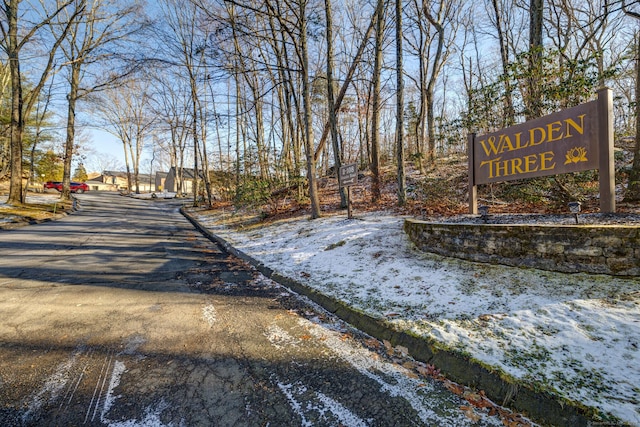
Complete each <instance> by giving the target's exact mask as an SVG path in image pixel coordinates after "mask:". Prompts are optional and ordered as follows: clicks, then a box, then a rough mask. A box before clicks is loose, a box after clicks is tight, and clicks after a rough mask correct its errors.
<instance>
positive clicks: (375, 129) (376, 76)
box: [370, 0, 385, 202]
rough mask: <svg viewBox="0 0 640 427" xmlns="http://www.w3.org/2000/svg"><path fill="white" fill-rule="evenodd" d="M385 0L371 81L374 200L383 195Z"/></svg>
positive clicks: (379, 8) (378, 10) (381, 1)
mask: <svg viewBox="0 0 640 427" xmlns="http://www.w3.org/2000/svg"><path fill="white" fill-rule="evenodd" d="M384 10H385V2H384V0H378V1H377V6H376V16H377V19H376V42H375V48H374V65H373V81H372V83H371V90H372V97H373V100H372V107H371V108H372V116H371V165H370V168H371V173H372V174H373V185H372V188H371V197H372V199H373V201H374V202H376V201H378V200H380V198H381V197H382V190H381V188H380V187H381V182H380V181H381V177H380V109H381V104H382V99H381V94H380V90H381V89H380V86H381V82H380V80H381V74H382V65H383V64H382V60H383V55H382V50H383V38H384V27H385V22H384V15H385V13H384Z"/></svg>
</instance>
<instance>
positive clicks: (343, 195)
mask: <svg viewBox="0 0 640 427" xmlns="http://www.w3.org/2000/svg"><path fill="white" fill-rule="evenodd" d="M324 3H325V14H326V18H327V104H328V112H329V126H330V128H331V143H332V145H333V159H334V167H335V170H336V174H337V175H338V182H339V183H340V185H339V191H340V207H341V208H343V209H344V208H346V207H347V192H346V188H345V187H343V186H342V183H341V182H340V167H341V166H342V156H341V154H342V153H341V150H340V143H339V141H338V124H337V118H336V114H337V112H336V110H335V107H334V106H335V99H334V95H333V17H332V14H331V0H325V2H324Z"/></svg>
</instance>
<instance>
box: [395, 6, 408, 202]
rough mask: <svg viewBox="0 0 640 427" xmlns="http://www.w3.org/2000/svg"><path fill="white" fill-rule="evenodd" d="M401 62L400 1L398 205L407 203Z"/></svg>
mask: <svg viewBox="0 0 640 427" xmlns="http://www.w3.org/2000/svg"><path fill="white" fill-rule="evenodd" d="M403 68H404V65H403V61H402V0H396V78H397V89H396V90H397V91H398V92H397V105H396V161H397V163H398V165H397V169H398V205H399V206H404V205H405V204H406V203H407V189H406V186H405V184H406V183H405V170H404V76H403V71H404V70H403Z"/></svg>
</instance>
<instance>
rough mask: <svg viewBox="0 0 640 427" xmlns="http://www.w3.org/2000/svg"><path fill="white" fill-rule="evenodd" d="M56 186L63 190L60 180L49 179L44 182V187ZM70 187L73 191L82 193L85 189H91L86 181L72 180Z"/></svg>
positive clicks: (57, 188)
mask: <svg viewBox="0 0 640 427" xmlns="http://www.w3.org/2000/svg"><path fill="white" fill-rule="evenodd" d="M48 188H55V189H56V190H58V191H60V192H62V182H60V181H47V182H45V184H44V189H45V190H46V189H48ZM69 189H70V190H71V192H72V193H78V194H82V193H84V192H85V191H89V186H88V185H87V184H85V183H84V182H72V183H71V184H70V186H69Z"/></svg>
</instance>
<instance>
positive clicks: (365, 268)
mask: <svg viewBox="0 0 640 427" xmlns="http://www.w3.org/2000/svg"><path fill="white" fill-rule="evenodd" d="M230 219H233V218H232V217H231V214H226V217H225V216H223V215H222V214H218V215H215V216H210V215H205V214H200V215H199V216H198V220H199V221H200V222H201V223H202V224H203V225H204V226H205V227H207V228H209V229H210V230H211V231H212V232H213V233H215V234H217V235H219V236H220V237H222V238H224V239H226V240H227V241H229V242H230V243H232V244H233V246H234V247H236V248H238V249H239V250H241V251H243V252H245V253H247V254H248V255H250V256H252V257H254V258H256V259H258V260H259V261H260V262H262V263H263V264H264V265H266V266H267V267H269V268H271V269H273V270H275V271H277V272H279V273H281V274H283V275H285V276H288V277H291V278H293V279H296V280H298V281H300V282H301V283H304V284H305V285H307V286H310V287H312V288H314V289H317V290H319V291H321V292H322V293H324V294H326V295H330V296H332V297H334V298H337V299H340V300H342V301H346V302H348V303H349V304H351V305H352V306H354V307H356V308H358V309H360V310H363V311H364V312H366V313H368V314H370V315H373V316H376V317H378V318H384V319H386V320H388V321H389V322H392V323H394V324H396V325H397V326H398V327H402V328H404V329H407V330H411V331H413V332H414V333H417V334H421V335H423V336H430V337H432V338H434V339H437V340H438V341H440V342H441V343H443V344H445V345H447V346H449V347H450V348H452V349H458V350H460V351H465V352H468V353H470V354H472V355H473V357H474V358H476V359H477V360H479V361H482V362H483V363H487V364H490V365H493V366H495V367H497V368H499V369H501V370H502V371H503V372H505V373H507V374H508V375H511V376H513V377H516V378H520V379H522V380H525V381H535V382H538V383H539V384H543V385H544V386H545V387H548V388H549V389H555V390H557V392H558V393H559V394H561V395H563V396H564V397H566V398H568V399H572V400H575V401H580V402H582V403H583V404H585V405H588V406H592V407H596V408H598V409H600V410H602V411H604V412H607V413H611V414H613V415H615V416H616V417H619V418H621V419H622V420H624V421H626V422H629V423H631V424H633V425H640V412H639V411H640V409H639V408H640V388H639V387H638V384H640V370H638V369H637V367H638V366H640V352H639V349H638V346H640V281H638V280H636V279H623V278H616V277H610V276H604V275H587V274H561V273H552V272H547V271H541V270H534V269H524V268H512V267H503V266H495V265H488V264H479V263H472V262H466V261H461V260H457V259H450V258H445V257H440V256H436V255H431V254H425V253H422V252H419V251H417V250H415V249H414V248H413V247H412V245H411V243H410V242H409V240H408V238H407V237H406V235H405V234H404V232H403V231H402V226H403V218H400V217H397V216H393V215H385V214H383V213H374V214H366V215H357V219H351V220H349V219H347V218H346V215H334V216H326V217H323V218H320V219H317V220H313V221H310V220H309V219H307V218H299V219H292V220H284V221H280V222H278V223H275V224H271V225H265V226H263V227H260V228H245V229H243V230H233V229H231V228H229V227H226V226H225V225H224V224H225V222H226V220H230Z"/></svg>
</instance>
